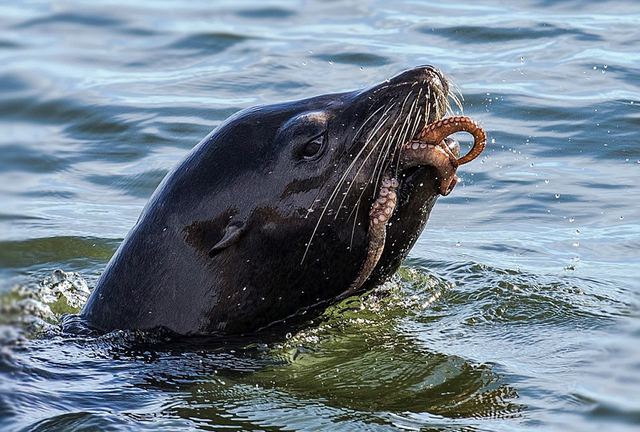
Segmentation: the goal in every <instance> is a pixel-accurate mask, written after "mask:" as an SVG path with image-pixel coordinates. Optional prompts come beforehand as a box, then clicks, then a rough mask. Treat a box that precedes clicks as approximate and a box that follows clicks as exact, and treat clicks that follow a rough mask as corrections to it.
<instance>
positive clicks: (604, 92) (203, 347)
mask: <svg viewBox="0 0 640 432" xmlns="http://www.w3.org/2000/svg"><path fill="white" fill-rule="evenodd" d="M639 29H640V6H639V5H638V4H637V3H636V2H631V1H628V2H625V1H609V2H596V1H592V2H588V3H587V2H554V1H540V2H528V3H527V4H520V5H516V4H515V3H514V4H512V5H511V4H509V3H504V2H498V1H482V2H468V3H458V4H451V2H448V3H447V2H445V3H437V2H423V1H400V2H393V3H389V2H383V1H371V2H362V1H346V2H331V1H325V2H320V1H298V2H284V1H283V2H272V1H268V2H255V1H254V2H228V3H227V2H204V1H202V2H196V1H191V2H118V1H104V2H100V3H99V4H94V3H86V2H74V1H67V2H61V3H53V4H51V3H50V2H17V3H9V2H4V3H3V4H2V5H0V149H1V151H0V203H1V207H0V311H1V316H0V322H1V323H2V325H1V327H0V429H1V430H3V431H5V430H7V431H21V430H22V431H27V430H29V431H35V430H40V431H42V430H56V431H58V430H136V431H137V430H145V429H148V430H154V431H155V430H176V429H180V430H227V429H231V430H301V431H311V430H341V431H349V430H354V431H362V430H372V431H386V430H425V431H426V430H441V431H452V430H464V431H469V430H471V431H520V430H522V431H529V430H540V431H548V430H563V431H565V430H566V431H570V430H575V431H599V430H609V431H614V430H615V431H627V430H629V431H631V430H638V425H640V396H639V395H640V391H639V389H640V253H639V251H640V240H639V238H640V237H639V234H640V204H638V199H637V197H638V196H639V192H640V186H639V185H638V183H639V182H638V180H639V179H640V146H639V145H638V138H637V133H638V131H639V130H640V68H639V67H638V64H640V54H639V51H638V43H637V41H638V40H640V30H639ZM424 63H430V64H434V65H436V66H438V67H439V68H441V69H442V70H443V71H445V72H446V73H447V74H448V75H449V76H450V77H452V78H453V80H454V81H455V82H456V83H457V84H458V86H459V87H460V88H461V90H462V93H463V94H464V97H465V102H464V108H465V114H466V115H469V116H471V117H473V118H475V119H477V120H479V121H480V122H481V123H482V124H483V125H484V126H485V128H486V129H487V132H488V134H489V137H490V141H491V142H490V145H489V147H488V149H487V150H486V151H485V153H484V157H483V158H482V159H481V160H478V161H475V162H474V163H472V164H469V165H465V166H464V167H462V169H461V170H460V175H461V176H462V177H463V178H464V183H463V184H461V185H459V186H458V187H456V190H455V191H454V192H453V194H452V195H450V196H449V197H445V198H441V199H440V200H439V202H438V203H437V204H436V207H435V209H434V212H433V213H432V216H431V220H430V222H429V224H428V226H427V228H426V230H425V232H424V234H423V235H422V237H421V238H420V240H419V242H418V244H417V245H416V247H415V248H414V249H413V251H412V253H411V255H410V257H409V259H408V260H407V261H406V262H405V265H404V267H403V268H402V269H401V271H400V272H399V273H398V275H396V278H395V280H393V281H392V282H391V283H389V284H387V285H385V286H383V287H382V288H380V289H378V290H377V291H375V292H373V293H370V294H367V295H364V296H362V297H361V298H358V299H352V300H349V301H347V302H344V303H342V304H340V305H338V306H336V307H333V308H331V309H330V310H328V311H327V312H326V313H325V314H324V315H323V316H322V317H320V318H318V319H316V320H314V321H313V322H309V323H308V324H307V325H305V326H304V327H303V328H302V329H292V332H291V334H288V335H286V336H280V337H271V336H268V335H265V336H264V337H263V339H259V340H246V339H245V340H242V339H240V340H231V339H230V340H226V341H218V342H216V343H211V341H182V342H175V341H174V342H167V341H164V339H163V338H164V335H162V334H147V335H138V334H135V333H112V334H108V335H105V336H101V337H95V336H78V335H71V334H65V333H63V332H62V331H61V330H60V317H61V316H62V315H63V314H65V313H69V312H74V311H77V310H79V307H80V306H81V305H82V303H83V301H84V300H85V299H86V295H87V292H88V290H89V289H90V288H91V287H93V285H94V283H95V281H96V279H97V277H98V276H99V274H100V272H101V271H102V270H103V269H104V267H105V265H106V263H107V261H108V260H109V258H110V256H111V255H112V254H113V252H114V251H115V249H116V248H117V246H118V244H119V242H120V241H121V240H122V238H123V237H124V235H125V234H126V233H127V231H128V230H129V229H130V228H131V226H132V225H133V224H134V222H135V220H136V218H137V216H138V214H139V212H140V210H141V208H142V206H143V205H144V203H145V202H146V199H147V198H148V197H149V195H150V194H151V193H152V191H153V190H154V188H155V187H156V185H157V184H158V183H159V182H160V180H161V179H162V178H163V176H164V175H165V174H166V173H167V171H168V170H169V169H170V168H171V167H172V166H174V165H175V164H176V163H177V161H178V160H180V158H181V157H182V156H183V155H185V154H186V153H187V152H188V151H189V149H190V148H191V147H192V146H193V145H195V144H196V143H197V142H198V141H199V140H200V139H201V138H202V137H204V136H205V135H206V134H207V133H208V132H209V131H210V130H211V129H213V128H214V127H215V126H216V125H218V124H219V123H220V122H221V121H223V120H224V119H225V118H226V117H228V116H229V115H231V114H232V113H234V112H236V111H237V110H240V109H242V108H246V107H249V106H253V105H256V104H262V103H274V102H278V101H282V100H292V99H298V98H303V97H308V96H313V95H316V94H323V93H328V92H335V91H343V90H352V89H356V88H360V87H365V86H368V85H371V84H373V83H376V82H380V81H382V80H384V79H385V78H387V77H389V76H392V75H394V74H396V73H398V72H400V71H402V70H404V69H408V68H410V67H413V66H416V65H419V64H424ZM56 269H62V272H55V270H56ZM72 272H76V274H75V275H74V274H73V273H72ZM85 284H86V286H85Z"/></svg>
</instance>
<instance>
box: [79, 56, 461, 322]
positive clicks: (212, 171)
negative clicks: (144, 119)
mask: <svg viewBox="0 0 640 432" xmlns="http://www.w3.org/2000/svg"><path fill="white" fill-rule="evenodd" d="M448 96H449V87H448V84H447V80H446V79H445V78H444V76H443V75H442V73H441V72H440V71H438V70H437V69H435V68H433V67H430V66H423V67H418V68H415V69H412V70H409V71H407V72H404V73H402V74H400V75H397V76H395V77H394V78H392V79H389V80H387V81H385V82H383V83H381V84H378V85H375V86H373V87H371V88H368V89H365V90H359V91H354V92H348V93H339V94H330V95H323V96H318V97H314V98H311V99H305V100H301V101H295V102H289V103H283V104H277V105H269V106H260V107H256V108H251V109H247V110H244V111H241V112H240V113H238V114H236V115H234V116H232V117H231V118H229V119H228V120H227V121H226V122H225V123H223V124H222V125H221V126H219V127H218V128H217V129H216V130H214V131H213V132H212V133H211V134H209V136H207V137H206V138H205V139H204V140H203V141H202V142H200V144H198V145H197V146H196V147H195V148H194V149H193V150H192V151H191V152H190V154H189V155H188V156H187V157H186V158H185V159H184V160H183V161H182V162H181V163H180V164H179V165H178V166H177V167H176V168H175V169H174V170H173V171H172V172H170V173H169V174H168V175H167V177H166V178H165V179H164V180H163V182H162V183H161V184H160V185H159V186H158V188H157V190H156V191H155V192H154V194H153V196H152V197H151V199H150V200H149V202H148V203H147V205H146V206H145V208H144V210H143V211H142V214H141V215H140V218H139V220H138V222H137V223H136V225H135V226H134V227H133V229H132V230H131V231H130V232H129V234H128V235H127V237H126V238H125V240H124V241H123V242H122V244H121V246H120V248H119V249H118V251H117V252H116V253H115V255H114V256H113V258H112V259H111V261H110V262H109V264H108V266H107V268H106V269H105V271H104V273H103V274H102V276H101V277H100V279H99V280H98V282H97V285H96V288H95V290H94V291H93V293H92V295H91V297H90V299H89V301H88V303H87V304H86V306H85V308H84V309H83V311H82V313H81V316H82V317H83V318H85V319H86V320H87V321H88V322H89V323H90V325H92V326H93V327H96V328H98V329H100V330H102V331H111V330H114V329H152V328H156V327H165V328H168V329H169V330H172V331H174V332H176V333H179V334H211V333H216V332H224V333H244V332H251V331H255V330H258V329H260V328H263V327H265V326H268V325H269V324H271V323H273V322H276V321H279V320H283V319H286V318H287V317H290V316H292V315H295V314H298V313H300V312H301V311H304V310H307V309H310V308H317V307H318V306H320V305H326V304H329V303H331V302H332V301H334V300H335V299H337V298H339V297H340V296H341V295H343V294H344V293H345V291H346V290H347V289H348V288H349V287H352V286H353V283H354V281H355V280H357V279H358V277H359V275H361V274H362V272H361V270H362V268H363V263H365V261H367V254H368V252H367V251H368V246H369V241H368V236H369V226H370V215H369V213H370V209H371V208H372V205H373V203H374V202H375V201H376V199H378V192H379V190H380V187H381V184H382V182H383V181H385V175H386V176H389V175H391V176H393V178H394V181H396V182H397V189H396V190H395V192H394V193H396V194H397V199H395V200H394V205H395V210H394V213H393V215H392V217H391V218H390V220H389V223H388V224H387V226H386V233H385V237H386V241H385V246H384V248H383V249H381V253H380V254H379V256H378V257H377V259H376V261H375V265H374V266H372V268H371V269H369V270H368V275H367V276H366V278H364V280H363V281H361V283H359V284H358V285H359V286H358V287H357V288H356V289H353V290H352V291H353V292H355V291H359V290H364V289H367V288H369V287H372V286H374V285H375V284H379V283H381V282H383V281H384V280H385V279H387V278H388V277H390V276H391V275H392V274H393V273H394V272H395V271H396V270H397V268H398V267H399V266H400V263H401V262H402V260H403V259H404V258H405V256H406V255H407V253H408V252H409V250H410V248H411V247H412V246H413V244H414V243H415V241H416V240H417V238H418V236H419V235H420V233H421V231H422V229H423V227H424V225H425V223H426V221H427V218H428V216H429V213H430V211H431V209H432V207H433V205H434V203H435V201H436V199H437V197H438V196H439V194H440V192H441V188H442V170H441V169H439V168H438V167H435V166H433V165H429V164H428V163H425V164H412V165H410V166H405V165H406V164H403V161H402V160H401V157H400V154H401V149H402V146H403V145H405V144H406V143H407V142H410V141H411V140H412V139H413V138H414V137H416V136H417V134H418V133H419V132H420V131H421V130H423V129H424V127H425V125H427V124H431V123H433V122H436V121H438V120H440V119H441V118H442V117H443V116H444V115H445V113H446V111H447V107H448V103H447V100H448ZM447 142H448V143H449V145H450V148H451V149H452V151H454V152H458V149H457V143H455V141H454V140H450V139H449V140H448V141H447ZM425 160H427V161H428V158H427V159H425ZM454 172H455V167H454Z"/></svg>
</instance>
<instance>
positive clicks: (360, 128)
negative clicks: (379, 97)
mask: <svg viewBox="0 0 640 432" xmlns="http://www.w3.org/2000/svg"><path fill="white" fill-rule="evenodd" d="M382 108H384V105H380V107H379V108H378V109H377V110H375V111H374V112H372V113H371V114H369V116H368V117H367V118H366V119H365V121H364V122H362V125H361V126H360V127H359V128H358V130H357V131H356V133H355V134H354V135H353V141H354V142H355V141H357V140H358V138H360V132H362V129H363V128H364V127H365V126H366V125H367V123H369V121H370V120H371V119H372V118H373V116H375V115H376V114H378V112H379V111H380V110H381V109H382ZM383 116H384V114H383V115H382V116H380V118H382V117H383ZM379 122H380V119H378V123H379Z"/></svg>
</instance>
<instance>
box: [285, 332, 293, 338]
mask: <svg viewBox="0 0 640 432" xmlns="http://www.w3.org/2000/svg"><path fill="white" fill-rule="evenodd" d="M284 337H285V339H291V338H292V337H293V336H292V335H291V333H287V334H286V335H285V336H284Z"/></svg>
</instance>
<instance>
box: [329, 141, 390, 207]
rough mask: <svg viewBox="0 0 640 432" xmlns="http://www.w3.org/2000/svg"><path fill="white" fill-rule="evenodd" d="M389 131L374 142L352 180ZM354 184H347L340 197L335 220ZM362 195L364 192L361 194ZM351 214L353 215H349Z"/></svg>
mask: <svg viewBox="0 0 640 432" xmlns="http://www.w3.org/2000/svg"><path fill="white" fill-rule="evenodd" d="M389 132H390V130H387V131H385V133H384V134H383V135H381V136H380V138H378V140H377V141H376V143H375V144H374V145H373V146H371V150H370V151H369V153H367V155H366V156H365V158H364V160H363V161H362V163H361V164H360V168H358V171H356V173H355V175H354V176H353V178H354V179H355V178H357V177H358V175H359V174H360V172H361V171H362V169H363V168H364V166H365V164H366V162H367V161H368V160H369V157H370V156H371V155H372V154H373V152H374V151H375V150H376V149H377V147H378V144H380V142H381V141H382V140H383V139H385V137H387V136H388V135H389ZM353 184H354V182H353V181H352V182H351V183H350V184H349V187H348V188H347V190H346V191H345V192H344V194H343V197H342V201H340V205H339V206H338V210H337V212H336V215H335V218H337V217H338V213H339V212H340V210H341V209H342V205H343V204H344V201H345V199H346V198H347V195H348V194H349V191H350V190H351V187H352V186H353ZM363 193H364V192H363ZM351 214H353V213H351Z"/></svg>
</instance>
